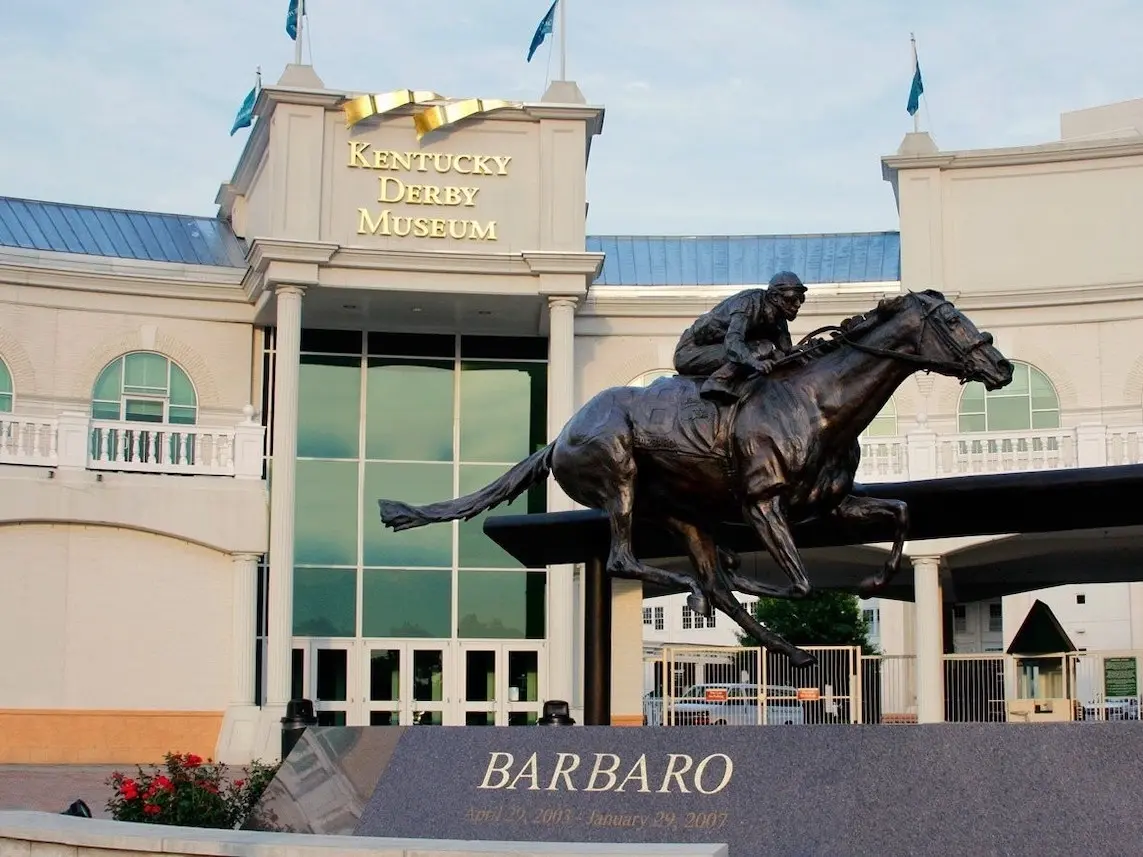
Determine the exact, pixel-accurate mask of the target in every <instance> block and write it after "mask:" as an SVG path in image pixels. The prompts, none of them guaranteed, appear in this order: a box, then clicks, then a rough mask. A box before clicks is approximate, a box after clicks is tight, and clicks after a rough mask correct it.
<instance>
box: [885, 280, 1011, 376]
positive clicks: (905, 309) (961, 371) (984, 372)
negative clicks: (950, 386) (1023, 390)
mask: <svg viewBox="0 0 1143 857" xmlns="http://www.w3.org/2000/svg"><path fill="white" fill-rule="evenodd" d="M877 314H878V315H879V316H881V317H882V318H883V319H885V318H887V317H889V316H892V317H894V318H896V319H898V320H899V321H901V322H902V323H904V324H907V325H908V329H907V330H904V331H901V332H900V333H901V337H900V341H901V342H902V343H906V342H907V343H910V344H911V345H912V348H911V349H910V350H911V352H912V354H911V360H910V362H914V363H916V364H918V365H920V366H921V367H922V368H924V369H926V370H928V371H932V372H937V373H938V374H941V375H948V376H950V377H953V378H958V379H960V382H961V383H962V384H963V383H965V382H967V381H979V382H980V383H982V384H983V385H984V386H985V388H987V389H989V390H998V389H1000V388H1001V387H1006V386H1008V385H1009V384H1010V383H1012V364H1011V363H1009V362H1008V360H1007V359H1005V357H1004V355H1003V354H1001V353H1000V350H999V349H998V348H997V347H996V346H995V345H993V344H992V334H990V333H986V332H983V331H980V330H977V328H976V325H975V324H973V323H972V321H971V320H969V318H968V317H967V316H966V315H965V314H964V313H962V312H961V311H960V310H958V309H957V308H956V307H955V306H953V303H952V301H950V300H948V299H947V298H946V297H945V296H944V295H942V294H941V293H940V292H937V291H933V290H931V289H926V290H925V291H922V292H908V293H906V294H903V295H898V296H894V297H892V298H886V299H885V300H883V301H881V303H880V304H879V305H878V307H877ZM906 359H909V358H906Z"/></svg>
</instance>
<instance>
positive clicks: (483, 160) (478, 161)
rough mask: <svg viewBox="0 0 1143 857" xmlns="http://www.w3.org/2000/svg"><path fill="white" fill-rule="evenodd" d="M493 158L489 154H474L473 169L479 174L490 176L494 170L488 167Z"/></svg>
mask: <svg viewBox="0 0 1143 857" xmlns="http://www.w3.org/2000/svg"><path fill="white" fill-rule="evenodd" d="M489 160H491V158H489V156H488V155H473V156H472V171H473V172H474V173H476V175H478V176H490V175H492V170H490V169H489V168H488V162H489Z"/></svg>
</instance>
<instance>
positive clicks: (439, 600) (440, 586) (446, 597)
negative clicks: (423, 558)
mask: <svg viewBox="0 0 1143 857" xmlns="http://www.w3.org/2000/svg"><path fill="white" fill-rule="evenodd" d="M362 574H363V577H362V607H361V634H362V636H364V637H438V638H441V637H443V638H448V637H451V636H452V622H451V618H452V572H451V571H446V570H441V571H433V570H425V569H415V570H410V571H391V570H389V569H384V570H379V569H370V568H367V569H365V571H364V572H362Z"/></svg>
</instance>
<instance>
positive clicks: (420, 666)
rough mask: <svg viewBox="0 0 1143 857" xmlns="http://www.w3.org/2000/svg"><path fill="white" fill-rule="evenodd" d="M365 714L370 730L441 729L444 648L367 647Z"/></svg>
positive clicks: (444, 699) (445, 666) (390, 644)
mask: <svg viewBox="0 0 1143 857" xmlns="http://www.w3.org/2000/svg"><path fill="white" fill-rule="evenodd" d="M363 651H364V655H365V657H364V660H365V675H364V676H363V683H362V687H363V689H364V691H365V692H364V694H363V696H364V700H363V701H364V706H363V708H364V710H363V712H362V714H361V722H362V723H363V724H368V725H370V726H440V725H442V724H443V723H444V712H445V706H446V704H447V703H448V697H447V695H446V693H445V690H446V687H447V685H446V678H447V676H448V657H447V655H448V652H447V650H446V649H445V647H444V646H443V645H437V646H434V645H421V644H416V643H396V642H385V643H366V644H365V646H364V648H363Z"/></svg>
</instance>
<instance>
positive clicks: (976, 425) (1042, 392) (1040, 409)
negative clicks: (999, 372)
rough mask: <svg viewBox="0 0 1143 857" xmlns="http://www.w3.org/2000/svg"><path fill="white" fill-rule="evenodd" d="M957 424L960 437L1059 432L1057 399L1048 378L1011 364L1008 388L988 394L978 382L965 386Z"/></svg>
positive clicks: (1027, 368) (1021, 364) (1033, 370)
mask: <svg viewBox="0 0 1143 857" xmlns="http://www.w3.org/2000/svg"><path fill="white" fill-rule="evenodd" d="M957 423H958V426H959V430H960V431H961V432H962V433H968V432H977V431H1026V430H1028V429H1054V428H1059V427H1060V399H1059V397H1058V396H1057V395H1056V388H1055V387H1054V386H1052V382H1051V381H1050V380H1049V378H1048V376H1047V375H1045V374H1044V373H1043V372H1041V371H1040V370H1039V369H1037V368H1036V367H1035V366H1031V365H1029V364H1027V363H1018V362H1016V361H1013V364H1012V383H1011V384H1009V385H1008V386H1007V387H1001V388H1000V389H999V390H992V391H988V390H985V388H984V385H983V384H981V383H979V382H977V381H972V382H970V383H968V384H965V386H964V392H963V393H961V395H960V404H959V406H958V407H957Z"/></svg>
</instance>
